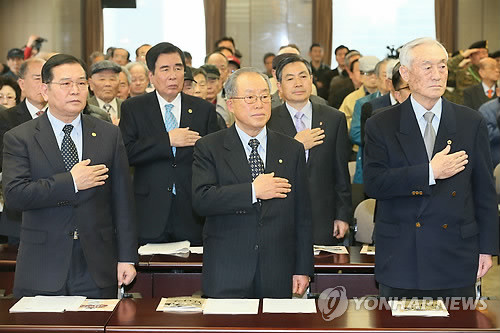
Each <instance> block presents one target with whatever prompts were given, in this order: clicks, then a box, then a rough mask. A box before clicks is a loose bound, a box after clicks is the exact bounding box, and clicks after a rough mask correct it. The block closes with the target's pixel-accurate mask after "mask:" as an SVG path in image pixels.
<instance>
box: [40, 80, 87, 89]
mask: <svg viewBox="0 0 500 333" xmlns="http://www.w3.org/2000/svg"><path fill="white" fill-rule="evenodd" d="M47 84H58V85H59V87H60V88H61V90H64V91H69V90H71V88H72V87H73V84H74V85H76V87H77V88H78V90H85V89H87V87H88V82H87V80H77V81H71V80H68V81H60V82H49V83H47Z"/></svg>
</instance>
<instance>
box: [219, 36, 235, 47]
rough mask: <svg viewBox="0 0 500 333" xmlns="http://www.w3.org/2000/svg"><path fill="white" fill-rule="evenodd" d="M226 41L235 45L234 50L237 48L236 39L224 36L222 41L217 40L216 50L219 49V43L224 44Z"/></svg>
mask: <svg viewBox="0 0 500 333" xmlns="http://www.w3.org/2000/svg"><path fill="white" fill-rule="evenodd" d="M224 41H228V42H231V44H233V46H234V48H236V44H235V43H234V39H233V37H229V36H224V37H222V38H221V39H219V40H217V41H216V42H215V47H216V48H217V47H219V43H220V42H224Z"/></svg>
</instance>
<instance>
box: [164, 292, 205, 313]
mask: <svg viewBox="0 0 500 333" xmlns="http://www.w3.org/2000/svg"><path fill="white" fill-rule="evenodd" d="M204 303H205V299H204V298H200V297H198V298H197V297H190V296H186V297H166V298H165V297H164V298H162V299H161V301H160V304H158V307H157V308H156V311H163V312H201V311H202V310H203V304H204Z"/></svg>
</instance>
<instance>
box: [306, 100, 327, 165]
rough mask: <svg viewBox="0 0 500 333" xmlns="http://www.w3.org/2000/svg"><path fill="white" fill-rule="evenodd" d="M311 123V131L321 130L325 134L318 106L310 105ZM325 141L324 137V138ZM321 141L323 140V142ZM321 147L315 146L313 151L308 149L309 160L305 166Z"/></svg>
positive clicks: (324, 124)
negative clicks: (314, 129)
mask: <svg viewBox="0 0 500 333" xmlns="http://www.w3.org/2000/svg"><path fill="white" fill-rule="evenodd" d="M311 105H312V122H311V129H313V128H321V129H323V130H324V131H325V133H326V132H327V128H326V122H325V119H324V118H323V112H322V110H321V106H320V105H319V104H315V103H312V102H311ZM325 139H326V137H325ZM325 139H323V140H325ZM320 147H321V146H316V147H314V148H313V149H309V158H308V159H307V165H308V166H309V164H310V163H311V160H312V159H313V158H314V157H315V156H316V153H317V151H318V149H320Z"/></svg>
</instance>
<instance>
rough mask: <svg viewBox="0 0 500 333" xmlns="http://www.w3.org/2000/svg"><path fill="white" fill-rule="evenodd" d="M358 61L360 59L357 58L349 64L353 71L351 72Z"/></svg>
mask: <svg viewBox="0 0 500 333" xmlns="http://www.w3.org/2000/svg"><path fill="white" fill-rule="evenodd" d="M358 61H359V59H356V60H354V61H353V62H351V65H350V66H349V70H350V71H351V73H352V69H353V68H354V64H355V63H357V62H358Z"/></svg>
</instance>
